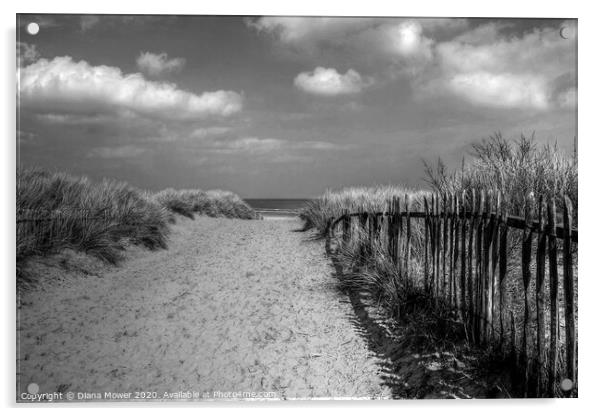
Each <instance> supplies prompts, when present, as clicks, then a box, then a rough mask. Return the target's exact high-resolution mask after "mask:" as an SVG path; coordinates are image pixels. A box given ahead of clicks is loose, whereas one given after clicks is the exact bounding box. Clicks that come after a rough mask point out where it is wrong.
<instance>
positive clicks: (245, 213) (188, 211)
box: [153, 188, 257, 219]
mask: <svg viewBox="0 0 602 416" xmlns="http://www.w3.org/2000/svg"><path fill="white" fill-rule="evenodd" d="M153 198H154V200H155V201H157V202H158V203H159V204H160V205H162V206H164V207H165V208H167V209H168V210H170V211H172V212H174V213H176V214H180V215H183V216H185V217H188V218H194V214H199V215H207V216H209V217H226V218H241V219H256V218H257V213H256V212H255V211H254V210H253V208H251V207H250V206H249V205H248V204H247V203H246V202H245V201H243V200H242V199H241V198H240V197H239V196H238V195H236V194H234V193H232V192H229V191H221V190H211V191H201V190H198V189H182V190H176V189H172V188H168V189H164V190H163V191H160V192H158V193H156V194H155V195H154V196H153Z"/></svg>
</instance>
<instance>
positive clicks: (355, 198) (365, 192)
mask: <svg viewBox="0 0 602 416" xmlns="http://www.w3.org/2000/svg"><path fill="white" fill-rule="evenodd" d="M470 156H471V158H470V162H469V163H468V164H466V165H465V164H464V163H463V166H462V168H461V169H459V170H457V171H450V170H449V169H448V168H447V167H446V166H445V165H444V164H443V163H442V162H441V161H439V163H438V164H437V165H435V166H429V165H426V166H425V173H426V180H427V184H428V185H429V187H430V188H431V189H430V191H433V192H440V193H444V192H449V193H452V192H453V193H456V192H459V191H461V190H464V189H467V190H470V189H475V190H476V191H477V192H480V191H481V190H484V191H489V190H500V191H501V192H502V195H503V197H504V203H505V204H506V207H507V208H508V211H509V213H510V214H511V215H517V216H524V207H525V201H526V198H527V197H528V196H529V194H531V193H533V195H534V196H535V198H536V200H538V199H539V197H540V196H541V197H543V198H544V200H547V199H548V198H549V197H552V196H554V197H556V198H557V201H556V204H557V206H558V207H561V206H562V204H563V200H562V198H563V196H564V195H567V196H568V197H569V198H570V199H571V201H572V203H573V206H574V208H575V209H574V210H573V211H574V214H573V215H574V224H575V225H574V226H576V224H577V203H578V200H577V197H578V194H577V183H578V172H577V158H576V154H575V155H565V154H563V153H562V152H561V151H560V150H559V149H558V147H556V146H543V145H540V144H538V143H537V142H535V140H534V138H533V137H531V138H526V137H525V136H521V137H520V138H519V139H518V140H515V141H511V140H508V139H505V138H503V137H502V136H501V135H500V134H494V135H493V136H491V137H489V138H488V139H485V140H483V141H482V142H480V143H477V144H475V145H474V146H473V147H472V151H471V155H470ZM430 191H427V190H413V189H407V188H405V187H403V186H376V187H371V188H366V187H358V188H346V189H342V190H340V191H327V192H326V193H325V194H324V195H323V196H322V197H321V198H319V199H318V200H315V201H313V202H312V203H310V204H308V206H307V207H305V209H303V210H302V212H301V213H300V216H301V218H302V219H304V221H305V225H306V226H305V228H306V229H314V230H315V231H316V232H317V234H318V235H319V236H325V234H326V231H327V224H328V221H329V219H330V218H338V217H340V216H341V215H343V214H344V213H345V212H346V211H347V212H363V211H366V212H378V211H386V205H387V201H388V200H390V199H391V198H392V197H393V196H401V197H402V201H403V197H404V196H405V194H406V193H407V194H409V195H410V196H411V200H412V201H413V203H412V210H422V209H423V207H422V202H423V196H424V195H426V194H427V193H428V194H429V195H430ZM351 227H352V230H351V232H352V233H353V235H354V236H355V237H354V239H353V240H352V241H351V242H350V243H347V244H342V243H341V239H340V236H341V227H338V229H337V230H336V234H335V236H336V237H339V238H335V239H334V240H333V242H336V244H337V246H336V250H335V251H334V252H333V254H334V256H333V260H334V261H335V265H336V266H337V269H338V271H339V273H337V274H338V278H339V279H340V283H341V284H342V285H343V286H344V287H347V288H350V289H353V290H356V291H359V292H362V293H368V294H370V295H371V296H372V298H373V299H375V300H377V302H378V303H379V304H380V305H381V306H383V307H384V309H385V310H386V311H388V312H389V313H390V315H391V316H392V317H394V318H397V319H400V318H401V316H402V315H404V313H405V316H407V312H408V311H409V310H414V309H413V308H414V306H415V305H416V303H417V302H418V303H421V302H422V301H421V299H425V298H426V297H428V295H429V294H428V293H424V292H423V291H422V290H421V288H422V287H423V286H424V281H423V279H424V249H425V248H424V237H423V236H424V232H425V230H424V224H423V222H422V221H413V222H412V242H411V251H410V262H409V272H407V273H406V271H405V270H400V266H399V265H396V264H395V263H394V262H393V260H392V258H391V256H390V255H388V246H387V237H386V235H385V234H386V232H385V233H381V234H380V237H379V238H378V239H377V240H376V241H372V240H370V239H369V237H368V235H366V233H365V231H364V230H363V229H362V227H359V225H358V222H357V221H354V222H353V223H352V225H351ZM521 238H522V232H521V231H520V230H516V229H511V230H509V233H508V243H509V245H508V270H507V276H506V289H505V290H506V294H507V300H506V302H507V305H506V307H507V308H508V310H509V311H512V312H513V313H514V316H516V317H517V325H518V326H519V327H520V326H521V325H523V323H522V322H521V321H520V319H521V317H522V316H523V303H524V301H523V296H524V289H523V282H522V275H521V251H520V243H521ZM534 244H535V242H534ZM367 246H369V247H370V250H366V247H367ZM401 246H402V247H401V251H400V252H401V253H403V250H404V248H405V245H404V243H402V244H401ZM574 250H575V251H576V246H575V248H574ZM560 256H561V257H562V254H560ZM573 259H574V266H575V268H577V262H576V256H575V255H573ZM534 267H535V266H534V263H533V264H532V269H533V270H531V272H532V274H533V275H534V274H535V270H534ZM561 274H562V272H561ZM408 276H409V277H408ZM560 278H561V280H562V276H561V277H560ZM547 280H548V279H546V281H547ZM574 280H575V282H574V284H575V288H576V287H577V273H575V275H574ZM534 290H535V279H531V283H530V288H529V291H530V293H534ZM546 291H547V292H548V289H547V288H546ZM546 296H547V295H546ZM561 296H562V293H561ZM533 302H534V298H533V297H531V298H530V303H533ZM422 303H423V304H424V305H430V303H429V302H422ZM546 304H547V303H546ZM530 308H531V310H535V305H534V304H531V305H530ZM429 313H430V314H431V315H433V316H438V317H439V318H441V319H439V318H438V319H437V321H442V320H443V321H444V320H445V319H447V318H446V316H449V315H448V313H449V311H446V310H429ZM533 319H535V316H534V314H532V316H531V320H533ZM548 321H549V320H548ZM528 325H531V323H528ZM508 328H509V325H506V328H505V330H506V331H508ZM443 342H446V340H443ZM517 342H519V341H517ZM528 344H529V348H533V345H534V343H533V342H529V343H528ZM519 345H520V344H519ZM561 348H562V346H561Z"/></svg>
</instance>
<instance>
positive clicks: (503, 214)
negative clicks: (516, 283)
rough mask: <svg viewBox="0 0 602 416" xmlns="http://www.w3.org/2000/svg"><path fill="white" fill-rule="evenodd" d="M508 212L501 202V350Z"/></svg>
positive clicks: (499, 289)
mask: <svg viewBox="0 0 602 416" xmlns="http://www.w3.org/2000/svg"><path fill="white" fill-rule="evenodd" d="M507 218H508V210H507V208H506V205H505V204H504V201H502V202H501V213H500V224H499V240H500V242H499V263H500V272H499V286H498V292H499V298H500V305H499V316H500V348H502V349H503V348H504V316H505V301H506V273H507V270H508V260H507V245H508V225H507V224H506V220H507Z"/></svg>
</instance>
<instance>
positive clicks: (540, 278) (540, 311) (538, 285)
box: [535, 195, 546, 397]
mask: <svg viewBox="0 0 602 416" xmlns="http://www.w3.org/2000/svg"><path fill="white" fill-rule="evenodd" d="M544 204H545V202H544V200H543V195H542V196H540V197H539V207H538V212H537V219H538V221H539V224H538V228H537V234H538V235H537V254H536V274H535V307H536V316H537V383H536V396H537V397H540V396H541V388H542V383H543V369H544V364H545V363H544V352H545V351H544V350H545V343H546V339H545V336H546V335H545V328H546V326H545V325H546V321H545V319H546V317H545V309H544V308H545V307H544V278H545V268H546V234H545V232H544V231H545V229H544V223H545V217H544V210H545V208H544Z"/></svg>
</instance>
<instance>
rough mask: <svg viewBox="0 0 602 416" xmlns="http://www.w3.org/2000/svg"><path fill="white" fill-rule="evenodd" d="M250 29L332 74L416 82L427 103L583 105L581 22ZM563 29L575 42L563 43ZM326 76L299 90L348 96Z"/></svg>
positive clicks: (274, 21) (295, 21) (331, 23)
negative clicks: (579, 88) (341, 66)
mask: <svg viewBox="0 0 602 416" xmlns="http://www.w3.org/2000/svg"><path fill="white" fill-rule="evenodd" d="M247 25H248V26H249V27H251V28H253V29H255V30H257V31H258V32H259V33H261V34H264V35H268V36H271V37H272V38H273V39H274V40H275V41H276V43H277V44H278V45H280V46H282V53H283V54H289V55H290V54H291V52H290V51H294V53H295V54H296V55H295V56H296V57H297V58H299V59H304V60H307V61H310V62H312V63H315V62H320V63H322V67H326V68H328V66H327V65H331V66H334V65H336V64H337V63H338V62H345V63H346V65H348V66H352V67H353V68H354V69H355V70H356V71H359V72H361V73H362V74H369V75H370V78H371V79H372V80H373V81H374V83H375V84H377V85H379V86H384V85H387V84H389V83H400V82H405V83H409V85H410V86H411V87H412V89H413V91H414V95H415V97H416V98H419V99H427V98H428V99H437V98H439V97H453V98H455V99H457V100H460V101H462V102H467V103H471V104H474V105H476V106H482V107H490V108H507V109H530V110H535V111H548V110H551V109H556V108H564V107H567V106H571V105H573V104H575V103H576V98H575V97H576V94H575V93H574V91H576V76H577V75H576V50H577V48H576V21H575V20H568V21H564V22H560V21H543V23H541V24H540V25H538V26H536V27H535V28H533V29H531V30H524V29H521V28H520V27H519V26H517V24H516V22H513V21H509V20H503V19H502V20H495V21H489V22H484V23H481V22H480V21H478V20H469V19H436V18H408V19H404V18H401V19H400V18H319V17H315V18H314V17H260V18H257V19H247ZM561 27H566V28H567V29H566V33H571V34H575V36H573V38H572V39H568V40H567V39H563V38H561V37H560V36H559V30H560V28H561ZM325 71H329V70H324V69H323V71H322V73H321V74H319V75H322V76H323V77H320V76H316V74H315V73H314V74H308V73H305V74H304V75H303V76H302V75H301V74H300V75H299V76H298V78H297V79H296V82H295V85H297V86H298V87H299V86H300V85H298V84H299V83H298V82H297V81H299V82H300V84H301V85H304V86H306V87H308V88H306V89H305V90H307V89H311V91H313V92H314V93H318V94H319V93H322V94H324V95H326V94H328V93H330V94H331V95H333V94H335V93H334V91H338V89H337V88H336V87H334V85H339V86H341V88H340V90H341V91H345V90H346V89H345V88H344V87H342V85H344V83H342V82H340V83H338V79H340V78H341V77H342V75H340V74H338V73H336V71H334V70H332V71H329V72H325ZM312 81H313V82H312ZM337 83H338V84H337ZM331 87H332V88H331ZM360 89H361V88H360ZM347 91H357V88H353V87H349V88H348V89H347Z"/></svg>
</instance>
